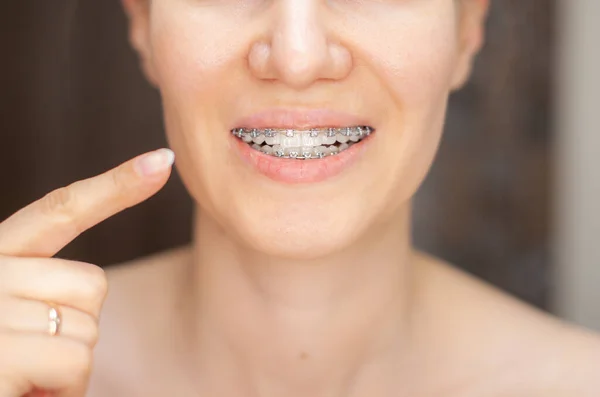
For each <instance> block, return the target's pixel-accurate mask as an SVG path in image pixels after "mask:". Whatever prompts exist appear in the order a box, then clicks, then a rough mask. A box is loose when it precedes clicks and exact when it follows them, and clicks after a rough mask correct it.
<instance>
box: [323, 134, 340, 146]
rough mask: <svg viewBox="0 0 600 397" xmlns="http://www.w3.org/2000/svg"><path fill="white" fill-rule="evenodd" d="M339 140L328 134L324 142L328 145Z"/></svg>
mask: <svg viewBox="0 0 600 397" xmlns="http://www.w3.org/2000/svg"><path fill="white" fill-rule="evenodd" d="M336 142H337V139H336V138H335V135H334V136H326V137H324V138H323V143H324V144H326V145H333V144H335V143H336Z"/></svg>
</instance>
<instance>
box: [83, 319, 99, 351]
mask: <svg viewBox="0 0 600 397" xmlns="http://www.w3.org/2000/svg"><path fill="white" fill-rule="evenodd" d="M83 329H84V331H83V332H84V338H85V341H86V342H87V343H88V345H89V346H90V347H94V346H96V344H97V343H98V340H99V339H100V332H99V329H98V323H97V322H96V320H95V319H94V318H93V317H91V316H88V317H87V320H86V321H85V325H84V326H83Z"/></svg>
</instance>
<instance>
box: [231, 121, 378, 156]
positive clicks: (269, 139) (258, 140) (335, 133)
mask: <svg viewBox="0 0 600 397" xmlns="http://www.w3.org/2000/svg"><path fill="white" fill-rule="evenodd" d="M372 131H373V129H372V128H371V127H368V126H356V127H343V128H320V129H317V128H315V129H310V130H293V129H285V130H282V129H270V128H267V129H257V128H254V129H248V128H237V129H234V130H232V131H231V132H232V133H233V135H235V136H236V137H238V138H240V139H241V140H242V141H244V142H246V143H247V144H248V145H250V146H252V148H253V149H255V150H258V151H261V152H263V153H265V154H268V155H271V156H277V157H285V158H293V159H313V158H323V157H325V156H329V155H335V154H338V153H339V152H342V151H344V150H346V149H348V148H349V147H350V146H352V145H354V144H356V143H357V142H360V141H361V140H362V139H363V138H365V137H367V136H369V135H370V134H371V133H372Z"/></svg>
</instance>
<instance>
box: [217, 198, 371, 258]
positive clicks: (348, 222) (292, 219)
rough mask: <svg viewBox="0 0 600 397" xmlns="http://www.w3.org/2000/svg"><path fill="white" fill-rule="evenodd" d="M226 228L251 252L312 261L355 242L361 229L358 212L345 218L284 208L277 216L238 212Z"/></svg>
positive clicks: (344, 215) (341, 213) (363, 226)
mask: <svg viewBox="0 0 600 397" xmlns="http://www.w3.org/2000/svg"><path fill="white" fill-rule="evenodd" d="M242 212H243V215H240V216H239V217H236V218H237V220H233V219H232V220H230V222H229V223H230V225H228V227H227V228H226V229H227V230H228V233H235V234H237V236H238V239H239V240H241V242H242V244H243V245H244V246H246V247H248V248H249V249H251V250H252V251H255V252H257V253H260V254H264V255H267V256H270V257H276V258H281V259H291V260H294V259H297V260H304V261H306V260H315V259H319V258H324V257H327V256H330V255H333V254H335V253H338V252H340V251H343V250H344V249H346V248H348V247H349V246H351V245H352V244H354V243H356V241H357V240H358V238H359V236H360V235H361V231H362V230H363V229H365V225H364V223H365V222H364V220H361V219H357V215H358V214H359V212H355V213H354V214H355V215H354V216H348V215H346V214H345V213H344V212H342V211H335V212H330V213H327V212H324V211H320V210H319V209H317V210H314V211H310V210H302V209H300V210H297V211H293V209H291V208H288V209H286V211H280V212H279V214H269V213H268V212H267V211H265V212H262V213H257V212H251V211H250V210H249V209H248V210H247V211H242Z"/></svg>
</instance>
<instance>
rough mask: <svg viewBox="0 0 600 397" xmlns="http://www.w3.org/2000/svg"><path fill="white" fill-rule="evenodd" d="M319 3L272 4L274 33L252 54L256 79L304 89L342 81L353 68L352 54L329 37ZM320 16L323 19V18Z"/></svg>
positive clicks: (292, 0)
mask: <svg viewBox="0 0 600 397" xmlns="http://www.w3.org/2000/svg"><path fill="white" fill-rule="evenodd" d="M321 4H322V2H321V1H318V0H280V1H279V2H275V3H273V9H272V11H273V12H272V13H271V15H270V21H272V23H271V24H270V26H271V30H270V31H269V34H268V35H266V40H262V41H259V42H257V43H255V44H254V45H253V46H252V48H251V50H250V54H249V64H250V69H251V70H252V72H253V73H254V75H256V76H257V77H259V78H261V79H265V80H277V81H279V82H281V83H283V84H285V85H287V86H290V87H292V88H294V89H304V88H306V87H308V86H310V85H312V84H313V83H314V82H316V81H319V80H340V79H343V78H344V77H346V76H347V75H348V74H349V72H350V70H351V68H352V59H351V55H350V52H349V51H348V50H347V49H346V48H345V47H344V46H343V45H341V44H339V43H335V42H332V41H331V40H330V39H329V37H328V32H327V26H325V23H324V21H323V19H324V18H323V14H324V13H320V12H319V11H320V10H319V7H321ZM320 15H321V17H320Z"/></svg>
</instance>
